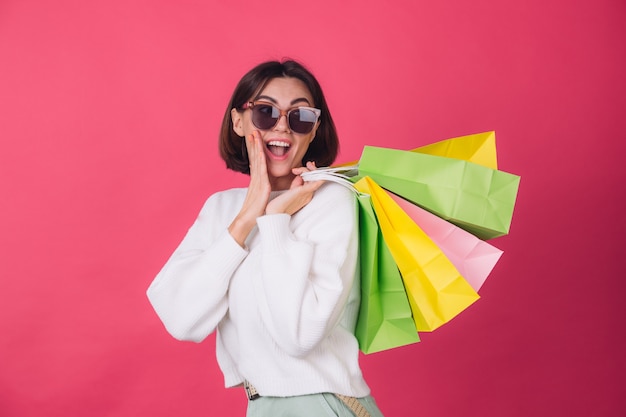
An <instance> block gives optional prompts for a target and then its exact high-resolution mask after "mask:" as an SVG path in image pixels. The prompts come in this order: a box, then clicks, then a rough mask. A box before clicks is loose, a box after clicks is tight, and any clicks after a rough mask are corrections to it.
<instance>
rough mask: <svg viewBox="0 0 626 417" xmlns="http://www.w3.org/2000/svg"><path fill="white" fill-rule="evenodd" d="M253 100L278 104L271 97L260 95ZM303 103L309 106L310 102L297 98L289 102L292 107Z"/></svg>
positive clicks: (304, 98) (303, 98)
mask: <svg viewBox="0 0 626 417" xmlns="http://www.w3.org/2000/svg"><path fill="white" fill-rule="evenodd" d="M255 100H267V101H271V102H272V103H274V104H278V102H277V101H276V99H274V98H273V97H270V96H264V95H260V96H257V97H256V98H255ZM303 101H304V102H305V103H306V104H308V105H309V106H310V105H311V102H310V101H309V99H307V98H306V97H298V98H296V99H293V100H291V105H292V106H293V105H295V104H297V103H300V102H303Z"/></svg>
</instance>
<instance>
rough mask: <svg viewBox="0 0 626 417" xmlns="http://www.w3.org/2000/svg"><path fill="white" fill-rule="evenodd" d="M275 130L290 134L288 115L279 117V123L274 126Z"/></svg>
mask: <svg viewBox="0 0 626 417" xmlns="http://www.w3.org/2000/svg"><path fill="white" fill-rule="evenodd" d="M274 130H276V131H279V132H289V120H287V115H286V114H281V115H280V116H279V117H278V122H276V126H274Z"/></svg>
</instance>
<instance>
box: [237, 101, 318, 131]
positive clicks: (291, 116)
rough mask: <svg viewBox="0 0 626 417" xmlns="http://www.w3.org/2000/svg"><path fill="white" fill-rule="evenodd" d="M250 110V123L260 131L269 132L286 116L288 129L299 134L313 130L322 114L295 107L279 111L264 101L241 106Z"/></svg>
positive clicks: (250, 102)
mask: <svg viewBox="0 0 626 417" xmlns="http://www.w3.org/2000/svg"><path fill="white" fill-rule="evenodd" d="M242 107H243V108H244V109H250V110H252V123H253V124H254V125H255V126H256V127H257V128H259V129H261V130H269V129H271V128H273V127H274V126H276V125H277V124H278V121H279V120H280V118H281V117H283V116H287V123H288V124H289V129H290V130H292V131H294V132H296V133H300V134H306V133H309V132H311V131H312V130H313V127H314V126H315V123H317V120H318V119H319V117H320V114H322V111H321V110H320V109H316V108H314V107H295V108H293V109H290V110H281V109H279V108H278V107H276V106H275V105H273V104H272V103H268V102H265V101H249V102H247V103H245V104H244V105H243V106H242Z"/></svg>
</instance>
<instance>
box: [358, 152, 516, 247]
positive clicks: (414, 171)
mask: <svg viewBox="0 0 626 417" xmlns="http://www.w3.org/2000/svg"><path fill="white" fill-rule="evenodd" d="M358 170H359V174H358V177H359V178H360V177H364V176H369V177H371V178H372V179H373V180H374V181H375V182H376V183H378V184H379V185H380V186H381V187H383V188H385V189H386V190H388V191H391V192H392V193H394V194H397V195H399V196H401V197H404V198H405V199H407V200H409V201H411V202H412V203H414V204H417V205H418V206H420V207H422V208H424V209H426V210H428V211H430V212H431V213H434V214H436V215H437V216H439V217H441V218H443V219H445V220H448V221H449V222H451V223H453V224H455V225H457V226H459V227H461V228H462V229H465V230H467V231H469V232H470V233H473V234H474V235H476V236H478V237H479V238H481V239H491V238H494V237H498V236H502V235H505V234H507V233H508V232H509V228H510V225H511V219H512V217H513V208H514V206H515V199H516V198H517V190H518V187H519V181H520V177H519V176H517V175H513V174H509V173H507V172H503V171H499V170H496V169H492V168H488V167H485V166H483V165H478V164H475V163H472V162H468V161H465V160H461V159H455V158H447V157H442V156H434V155H427V154H422V153H417V152H411V151H402V150H396V149H389V148H379V147H373V146H365V147H364V149H363V154H362V155H361V159H360V160H359V167H358Z"/></svg>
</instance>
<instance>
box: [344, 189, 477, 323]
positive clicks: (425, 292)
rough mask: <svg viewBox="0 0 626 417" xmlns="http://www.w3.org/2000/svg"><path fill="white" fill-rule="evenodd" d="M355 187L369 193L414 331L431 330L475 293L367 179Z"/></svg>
mask: <svg viewBox="0 0 626 417" xmlns="http://www.w3.org/2000/svg"><path fill="white" fill-rule="evenodd" d="M355 188H356V189H357V190H358V191H360V192H362V193H366V194H369V195H370V196H371V200H372V205H373V207H374V211H375V213H376V217H377V219H378V223H379V225H380V229H381V231H382V234H383V239H384V240H385V243H386V244H387V246H388V247H389V250H390V252H391V254H392V256H393V258H394V260H395V262H396V264H397V266H398V269H399V270H400V273H401V275H402V280H403V282H404V286H405V289H406V292H407V295H408V298H409V303H410V305H411V310H412V311H413V319H414V321H415V326H416V329H417V330H418V331H433V330H435V329H436V328H437V327H439V326H441V325H443V324H445V323H447V322H448V321H450V320H451V319H452V318H454V317H455V316H456V315H457V314H459V313H460V312H462V311H463V310H465V309H466V308H467V307H469V306H470V305H471V304H472V303H474V302H475V301H476V300H478V298H479V296H478V294H477V293H476V291H474V289H473V288H472V287H471V286H470V284H469V283H468V282H467V281H466V280H465V279H464V278H463V277H462V276H461V274H460V273H459V271H458V270H457V269H456V268H455V266H454V265H453V264H452V262H450V260H449V259H448V258H447V257H446V255H445V254H444V253H443V252H442V251H441V249H439V248H438V247H437V245H436V244H435V243H434V242H433V241H432V240H431V239H430V238H429V237H428V236H427V235H426V233H424V231H423V230H422V229H421V228H420V227H419V226H418V225H417V224H415V222H414V221H413V220H412V219H411V218H410V217H409V215H408V214H406V213H405V212H404V210H402V209H401V208H400V206H398V204H397V203H396V202H395V201H393V199H392V198H391V197H390V196H389V195H388V194H387V192H386V191H385V190H383V189H382V188H381V187H380V186H379V185H378V184H376V183H375V182H374V181H373V180H372V179H371V178H369V177H364V178H362V179H361V180H359V181H358V182H357V183H356V184H355Z"/></svg>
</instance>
